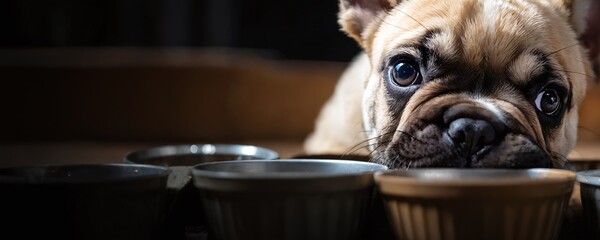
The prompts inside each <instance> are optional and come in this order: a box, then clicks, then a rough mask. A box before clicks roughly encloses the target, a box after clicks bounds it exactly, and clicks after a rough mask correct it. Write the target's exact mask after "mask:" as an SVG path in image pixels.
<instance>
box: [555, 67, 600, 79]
mask: <svg viewBox="0 0 600 240" xmlns="http://www.w3.org/2000/svg"><path fill="white" fill-rule="evenodd" d="M556 71H559V72H565V73H573V74H580V75H583V76H586V77H590V78H596V77H595V76H592V75H589V74H585V73H580V72H575V71H569V70H564V69H556Z"/></svg>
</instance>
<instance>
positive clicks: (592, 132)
mask: <svg viewBox="0 0 600 240" xmlns="http://www.w3.org/2000/svg"><path fill="white" fill-rule="evenodd" d="M577 128H579V129H582V130H585V131H587V132H589V133H591V134H593V135H594V136H596V137H600V133H598V132H596V131H594V130H592V129H590V128H588V127H586V126H581V125H577Z"/></svg>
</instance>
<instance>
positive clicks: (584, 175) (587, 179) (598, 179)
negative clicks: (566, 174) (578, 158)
mask: <svg viewBox="0 0 600 240" xmlns="http://www.w3.org/2000/svg"><path fill="white" fill-rule="evenodd" d="M577 181H578V182H580V183H584V184H589V185H594V186H600V169H589V170H583V171H578V172H577Z"/></svg>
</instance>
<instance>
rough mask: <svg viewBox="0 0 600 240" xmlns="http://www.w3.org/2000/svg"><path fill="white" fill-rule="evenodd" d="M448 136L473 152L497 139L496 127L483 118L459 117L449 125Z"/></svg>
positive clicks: (467, 151) (467, 150) (464, 148)
mask: <svg viewBox="0 0 600 240" xmlns="http://www.w3.org/2000/svg"><path fill="white" fill-rule="evenodd" d="M448 136H450V138H451V139H452V140H453V141H454V142H455V143H457V144H460V146H462V148H463V151H465V153H468V154H471V153H473V152H476V151H478V150H479V149H481V148H482V147H483V146H485V145H487V144H489V143H491V142H492V141H494V139H496V131H495V130H494V127H492V125H490V124H489V123H488V122H486V121H483V120H476V119H470V118H459V119H456V120H454V121H452V122H450V125H449V126H448Z"/></svg>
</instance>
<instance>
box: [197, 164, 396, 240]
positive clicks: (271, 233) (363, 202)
mask: <svg viewBox="0 0 600 240" xmlns="http://www.w3.org/2000/svg"><path fill="white" fill-rule="evenodd" d="M385 169H387V167H386V166H384V165H379V164H374V163H367V162H360V161H344V160H317V159H312V160H308V159H284V160H280V161H264V160H248V161H231V162H218V163H206V164H199V165H196V166H195V167H194V168H193V169H192V175H193V177H194V185H195V186H196V187H197V188H198V189H199V190H200V193H201V196H202V203H203V205H204V208H205V209H206V211H207V213H206V214H207V217H208V223H209V226H210V227H211V230H212V231H213V233H214V234H215V236H216V237H217V239H221V240H234V239H235V240H238V239H257V240H258V239H261V240H270V239H273V240H275V239H277V240H290V239H313V240H318V239H328V240H331V239H360V237H362V236H361V231H362V227H363V226H364V224H365V216H366V213H367V210H368V206H369V201H370V200H371V198H372V196H373V189H374V188H373V187H374V181H373V176H372V175H373V173H374V172H375V171H379V170H385Z"/></svg>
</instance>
